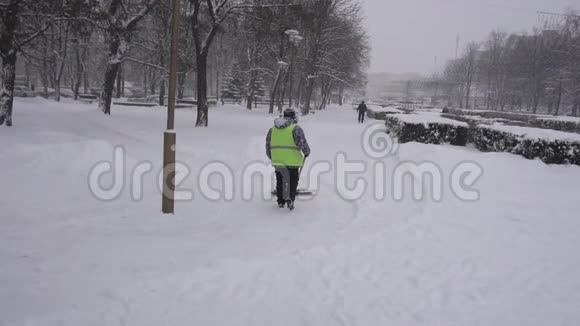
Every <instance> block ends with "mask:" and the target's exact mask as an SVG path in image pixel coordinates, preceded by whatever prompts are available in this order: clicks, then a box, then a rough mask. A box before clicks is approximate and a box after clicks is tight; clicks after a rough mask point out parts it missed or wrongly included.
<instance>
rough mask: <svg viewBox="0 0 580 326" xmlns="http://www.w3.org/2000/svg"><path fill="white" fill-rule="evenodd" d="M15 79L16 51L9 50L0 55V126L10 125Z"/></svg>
mask: <svg viewBox="0 0 580 326" xmlns="http://www.w3.org/2000/svg"><path fill="white" fill-rule="evenodd" d="M15 80H16V51H15V50H11V51H10V52H9V53H8V54H7V55H5V56H3V57H2V85H3V87H2V89H1V90H0V126H1V125H3V124H4V122H6V126H8V127H11V126H12V104H13V100H14V81H15Z"/></svg>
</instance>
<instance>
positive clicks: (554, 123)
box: [530, 117, 580, 133]
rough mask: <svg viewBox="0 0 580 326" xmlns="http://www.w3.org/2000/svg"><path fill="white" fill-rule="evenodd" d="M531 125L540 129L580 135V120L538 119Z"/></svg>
mask: <svg viewBox="0 0 580 326" xmlns="http://www.w3.org/2000/svg"><path fill="white" fill-rule="evenodd" d="M530 125H532V126H534V127H538V128H544V129H552V130H559V131H567V132H576V133H580V118H573V117H554V118H537V119H534V120H532V121H530Z"/></svg>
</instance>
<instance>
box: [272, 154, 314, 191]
mask: <svg viewBox="0 0 580 326" xmlns="http://www.w3.org/2000/svg"><path fill="white" fill-rule="evenodd" d="M304 163H305V164H306V158H304ZM303 167H304V166H302V167H300V169H298V180H300V175H301V174H302V168H303ZM272 195H276V189H273V190H272ZM314 195H315V193H314V191H312V190H308V189H305V188H302V189H300V188H298V189H296V196H314Z"/></svg>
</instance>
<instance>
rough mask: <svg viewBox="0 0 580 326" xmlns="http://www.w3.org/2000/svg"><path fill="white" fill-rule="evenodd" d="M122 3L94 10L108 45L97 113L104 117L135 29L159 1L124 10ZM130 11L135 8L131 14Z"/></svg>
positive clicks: (113, 0) (116, 0)
mask: <svg viewBox="0 0 580 326" xmlns="http://www.w3.org/2000/svg"><path fill="white" fill-rule="evenodd" d="M124 1H125V0H110V1H109V2H108V5H107V4H106V2H102V3H101V5H100V6H99V7H98V8H97V9H98V12H97V16H98V17H99V21H100V24H102V29H103V30H104V32H105V38H106V39H107V42H108V43H109V60H108V62H107V66H106V71H105V76H104V80H103V89H102V91H101V97H100V99H99V109H100V110H101V111H103V113H105V114H109V115H110V114H111V100H112V97H113V88H114V85H115V79H116V77H117V73H118V71H119V66H120V64H121V63H122V62H123V60H124V59H125V56H126V54H127V52H128V50H129V47H130V46H131V38H132V36H133V33H134V32H135V30H136V28H137V24H138V23H139V22H140V21H141V20H143V18H144V17H145V16H146V15H147V14H148V13H149V12H150V11H151V9H153V7H154V6H155V5H156V4H157V2H158V1H159V0H147V1H146V2H145V3H142V4H141V5H136V4H134V3H133V4H132V6H127V4H126V3H125V2H124ZM131 8H138V10H137V11H133V12H132V11H131Z"/></svg>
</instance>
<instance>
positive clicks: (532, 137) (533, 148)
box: [469, 125, 580, 165]
mask: <svg viewBox="0 0 580 326" xmlns="http://www.w3.org/2000/svg"><path fill="white" fill-rule="evenodd" d="M469 140H470V142H472V143H473V144H474V145H475V147H476V148H477V149H479V150H480V151H483V152H508V153H513V154H518V155H522V156H524V157H525V158H528V159H535V158H539V159H541V160H542V161H543V162H545V163H547V164H564V163H570V164H577V165H580V136H578V135H575V134H567V133H564V132H558V131H548V130H540V129H534V128H525V127H514V126H504V125H491V126H489V125H479V126H477V127H475V128H471V130H470V133H469Z"/></svg>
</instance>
